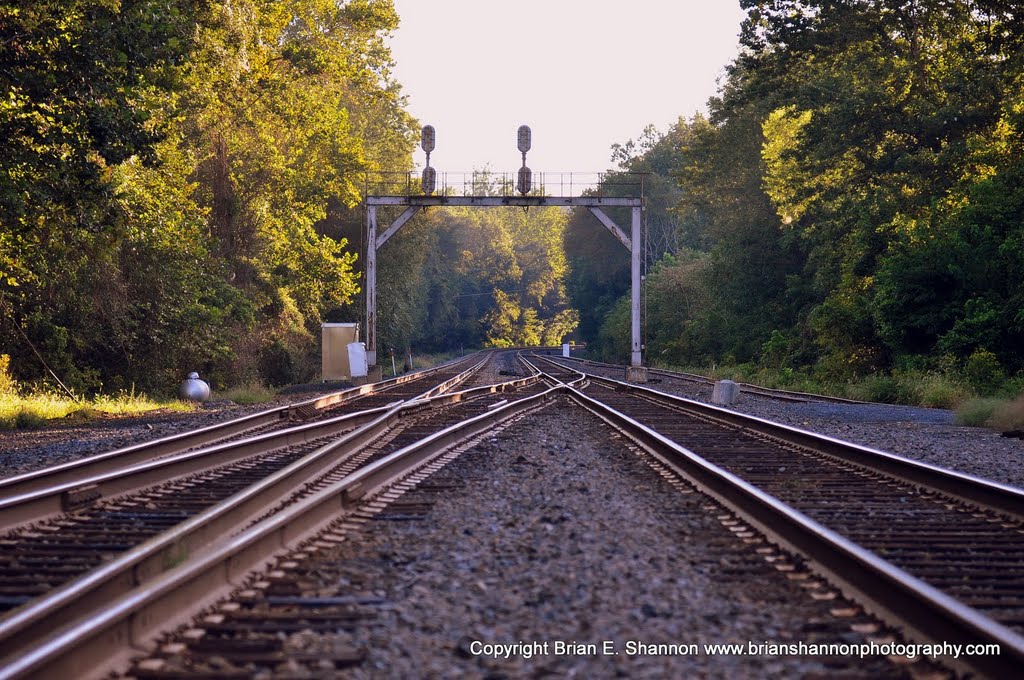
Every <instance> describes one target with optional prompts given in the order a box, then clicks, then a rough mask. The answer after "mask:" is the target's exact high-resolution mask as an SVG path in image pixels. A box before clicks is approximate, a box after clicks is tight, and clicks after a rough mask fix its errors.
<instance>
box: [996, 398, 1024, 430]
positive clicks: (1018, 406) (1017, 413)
mask: <svg viewBox="0 0 1024 680" xmlns="http://www.w3.org/2000/svg"><path fill="white" fill-rule="evenodd" d="M988 425H989V426H990V427H992V428H994V429H996V430H999V431H1000V432H1006V431H1008V430H1021V429H1024V394H1022V395H1020V396H1019V397H1017V398H1016V399H1014V400H1013V401H1004V402H1002V403H1000V404H999V406H997V407H996V409H995V412H993V413H992V417H991V418H990V419H989V421H988Z"/></svg>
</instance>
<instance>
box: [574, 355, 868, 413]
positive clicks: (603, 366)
mask: <svg viewBox="0 0 1024 680" xmlns="http://www.w3.org/2000/svg"><path fill="white" fill-rule="evenodd" d="M557 361H559V362H567V363H575V364H579V365H580V366H582V367H585V368H590V369H595V370H600V371H603V372H604V377H610V376H609V375H608V372H610V371H614V372H616V373H619V374H621V372H622V371H623V370H625V366H620V365H619V364H610V363H606V362H603V361H593V360H591V359H578V358H575V357H557ZM647 375H648V376H655V377H654V379H649V380H648V382H654V383H658V382H661V381H662V380H673V381H679V382H686V383H691V384H697V385H703V386H705V387H707V388H709V389H711V388H713V387H714V385H715V381H714V380H713V379H711V378H708V377H707V376H703V375H699V374H697V373H686V372H683V371H667V370H664V369H659V368H648V369H647ZM738 384H739V386H740V389H741V391H742V392H744V393H747V394H756V395H758V396H760V397H766V398H768V399H775V400H778V401H788V402H800V403H804V402H813V401H824V402H830V403H836V404H865V403H868V402H863V401H857V400H856V399H846V398H844V397H834V396H831V395H828V394H812V393H810V392H796V391H793V390H782V389H776V388H772V387H761V386H760V385H752V384H750V383H745V382H741V383H738Z"/></svg>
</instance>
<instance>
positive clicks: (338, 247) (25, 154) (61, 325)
mask: <svg viewBox="0 0 1024 680" xmlns="http://www.w3.org/2000/svg"><path fill="white" fill-rule="evenodd" d="M397 21H398V17H397V16H396V14H395V12H394V8H393V7H392V4H391V2H390V1H389V0H348V1H346V2H336V1H335V0H287V1H285V2H276V1H274V2H271V1H269V0H222V1H219V2H217V1H213V0H161V1H160V2H155V1H154V0H61V2H55V1H52V0H33V1H31V2H28V1H16V2H7V3H4V6H3V7H0V64H2V68H0V83H2V89H3V92H4V96H3V97H2V98H0V138H2V139H3V154H2V155H0V309H2V312H0V317H2V319H3V320H2V321H0V348H2V351H0V354H10V355H12V360H11V362H10V366H11V371H12V372H14V373H15V375H16V377H18V378H20V379H22V380H26V379H36V378H39V377H41V376H43V375H44V369H43V362H44V361H45V363H46V364H47V365H49V367H50V368H51V369H52V370H53V372H54V373H55V374H56V375H58V376H60V378H62V379H63V380H64V382H65V383H67V384H69V385H71V387H72V388H74V389H76V390H81V391H89V390H95V389H98V388H100V387H101V386H103V387H105V388H107V389H110V388H116V387H118V386H127V385H128V384H129V383H133V384H137V385H139V386H140V387H152V386H157V387H163V388H164V389H167V386H169V385H170V386H173V385H174V384H175V383H176V381H177V380H178V379H180V376H181V374H182V372H183V371H186V370H199V371H202V372H203V373H204V375H206V376H209V377H210V378H211V379H212V380H213V381H214V382H215V383H224V382H240V381H245V380H254V381H255V380H268V381H271V382H283V381H287V380H291V379H295V378H299V377H310V375H311V373H312V368H313V366H315V362H314V359H315V349H316V343H317V338H318V326H319V323H320V322H321V321H322V320H323V319H324V318H325V316H326V315H327V314H328V313H330V312H331V310H334V309H337V308H339V307H341V306H344V305H346V304H350V303H352V302H353V300H354V298H355V296H356V294H357V293H358V290H359V285H358V272H357V271H355V269H354V263H355V262H356V260H357V253H356V249H357V246H354V245H351V244H348V243H346V241H345V240H344V239H342V238H341V237H340V235H339V234H338V233H334V232H332V230H331V229H330V228H329V224H330V221H329V220H327V219H326V218H327V206H328V204H329V202H331V204H332V205H334V206H337V207H338V208H339V209H344V208H345V207H346V206H347V207H352V206H354V205H355V204H356V203H357V202H358V201H359V199H360V195H359V192H360V189H361V186H362V177H363V175H362V173H363V172H364V171H367V170H375V169H380V168H386V169H388V170H401V169H404V168H408V167H411V150H412V146H413V144H414V142H415V127H414V124H413V123H414V121H412V120H411V119H410V117H409V116H408V115H407V114H406V112H405V111H404V109H403V102H402V100H401V97H400V94H399V89H398V86H397V84H396V83H395V82H394V81H393V79H392V78H391V75H390V68H391V57H390V54H389V51H388V50H387V48H386V46H385V43H384V42H383V39H384V36H385V35H386V34H387V33H388V32H389V31H390V30H392V29H393V28H394V27H395V26H396V25H397Z"/></svg>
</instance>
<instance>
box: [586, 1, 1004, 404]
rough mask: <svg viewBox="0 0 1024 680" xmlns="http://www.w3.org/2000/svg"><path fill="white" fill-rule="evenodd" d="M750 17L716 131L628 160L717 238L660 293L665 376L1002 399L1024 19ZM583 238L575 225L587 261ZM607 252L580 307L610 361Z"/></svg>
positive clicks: (871, 14)
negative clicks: (706, 372) (758, 371)
mask: <svg viewBox="0 0 1024 680" xmlns="http://www.w3.org/2000/svg"><path fill="white" fill-rule="evenodd" d="M741 6H742V7H743V8H744V9H745V10H746V11H747V18H746V20H745V21H744V24H743V27H742V32H741V41H742V44H743V45H744V51H743V52H742V53H741V55H740V57H739V58H738V59H737V60H736V61H735V62H734V63H733V64H732V65H731V66H730V67H729V68H728V72H727V77H726V79H725V80H724V82H723V84H722V87H721V90H720V93H719V96H717V97H715V98H713V99H712V100H711V101H710V102H709V111H710V117H709V118H708V119H707V120H705V119H703V118H700V117H697V118H695V119H694V120H693V121H690V122H686V121H681V122H680V124H679V126H677V128H676V129H674V130H673V131H672V133H671V139H672V141H671V143H670V144H668V146H669V147H670V148H669V149H666V148H665V146H666V145H665V144H662V141H663V140H662V139H659V138H658V135H657V134H656V131H653V129H647V130H645V131H644V135H643V136H642V137H641V140H640V141H639V142H638V143H634V142H632V141H630V142H627V143H626V144H625V145H621V146H616V147H615V157H616V158H617V159H618V160H619V162H620V165H622V167H623V168H627V169H632V168H638V169H643V170H645V171H648V172H652V173H654V174H653V176H654V177H656V178H661V179H671V180H673V181H675V182H677V184H678V191H677V193H676V194H674V200H676V201H677V203H676V205H675V207H674V208H673V209H672V210H670V211H669V212H670V213H674V214H675V215H677V216H684V215H685V216H687V217H688V219H689V220H690V221H689V224H692V225H696V227H697V230H698V232H699V233H698V234H697V235H696V237H693V235H692V234H690V233H687V235H686V238H687V239H691V240H690V241H689V242H688V244H687V245H689V247H690V248H692V249H694V250H696V251H698V253H699V255H698V257H696V258H689V259H685V260H684V259H683V258H679V259H676V260H672V259H666V260H665V261H664V262H663V263H662V264H661V265H659V267H660V268H661V269H660V270H659V269H658V267H653V268H652V271H651V272H650V274H649V276H648V281H647V291H646V298H647V300H648V301H649V304H648V307H647V315H646V333H647V335H646V340H647V347H648V356H649V359H650V360H652V361H659V360H667V361H672V362H675V363H681V364H690V365H708V364H714V363H716V362H718V363H721V362H728V359H729V358H730V357H732V358H734V359H735V360H736V362H738V363H741V364H748V363H751V362H753V361H757V362H759V364H760V367H761V368H770V369H773V371H784V370H786V369H793V370H795V371H799V372H804V370H805V369H804V367H809V368H807V369H806V371H807V372H808V373H811V374H813V377H814V379H815V380H816V381H819V382H821V383H823V384H831V385H843V384H847V383H856V382H859V381H861V379H865V377H866V379H865V380H864V382H863V384H862V386H861V388H860V391H861V392H862V394H863V395H864V396H866V397H868V398H873V399H881V400H886V401H897V400H898V401H908V402H911V403H918V402H923V403H927V404H929V405H945V406H948V405H950V404H952V403H955V402H956V401H957V400H959V399H961V398H962V397H963V396H964V393H965V392H966V391H970V390H977V391H981V392H984V393H991V392H993V391H994V390H998V389H999V384H1000V383H1001V381H1003V379H1004V377H1005V376H1004V374H1005V373H1014V372H1017V371H1019V370H1021V369H1022V368H1024V357H1022V355H1021V353H1020V351H1019V348H1020V347H1021V346H1022V345H1024V311H1022V310H1024V288H1022V287H1021V281H1024V226H1022V225H1024V162H1022V161H1021V159H1022V158H1024V105H1022V103H1021V96H1020V93H1021V92H1022V86H1024V60H1021V59H1020V54H1021V53H1022V50H1021V48H1022V46H1024V23H1022V22H1021V21H1020V17H1019V16H1017V15H1018V14H1019V13H1018V12H1016V11H1015V9H1014V8H1013V7H1012V6H1011V5H1010V4H1007V3H1002V2H994V1H993V2H975V3H958V2H954V3H939V2H924V3H913V4H912V5H911V4H908V3H905V2H901V1H896V0H883V1H882V2H879V3H848V2H842V3H835V2H820V1H817V0H771V1H768V2H761V1H758V0H743V2H741ZM669 137H670V135H666V136H665V137H664V140H667V139H669ZM654 212H655V211H654V210H652V214H653V213H654ZM695 217H699V219H693V218H695ZM584 222H585V218H584V217H578V218H574V222H572V223H570V232H569V233H570V234H571V235H572V237H573V240H574V241H576V240H580V241H582V240H583V239H582V237H583V235H584V234H583V231H582V228H580V227H582V226H583V223H584ZM658 228H659V229H660V227H658ZM654 233H655V230H654V229H652V230H651V234H652V235H653V234H654ZM588 236H589V234H588ZM657 238H658V239H661V237H660V236H658V237H657ZM590 241H591V242H586V243H583V244H582V245H581V244H573V243H569V244H567V247H569V248H570V261H571V263H572V267H573V271H572V274H571V277H570V292H571V294H572V297H573V300H574V303H575V304H576V306H577V307H579V308H580V309H581V310H582V317H581V323H580V331H581V334H582V335H583V336H584V338H585V339H587V340H589V341H591V342H592V343H594V346H595V349H596V350H597V351H599V352H602V353H604V354H605V356H611V355H613V354H615V353H616V352H619V351H621V339H620V337H619V336H618V335H617V334H619V333H623V332H624V326H623V323H622V322H623V318H622V313H621V311H622V308H621V306H616V304H617V301H618V300H620V299H621V296H622V295H624V294H625V293H626V290H627V281H626V279H625V278H624V276H625V270H624V268H623V266H622V265H621V264H620V263H614V264H612V263H611V261H610V260H607V261H603V260H602V259H601V257H604V256H606V254H607V253H610V252H612V250H611V246H612V245H614V244H611V243H610V242H609V246H608V249H607V253H606V249H604V248H603V247H602V248H601V249H599V248H597V247H596V246H595V242H596V239H593V238H591V239H590ZM680 252H682V249H680V250H679V251H674V252H673V253H672V254H673V255H674V256H675V255H678V254H679V253H680ZM649 258H650V256H649ZM660 259H661V256H660V254H658V255H656V256H655V257H654V258H653V259H649V260H648V262H649V263H651V264H653V262H656V261H658V260H660ZM591 262H593V263H594V264H590V263H591ZM694 262H699V263H700V264H699V266H695V265H694ZM670 282H671V283H670ZM695 292H696V293H701V292H706V293H705V295H703V296H701V295H695V294H694V293H695ZM672 302H674V303H675V304H672ZM619 304H621V303H619ZM612 347H616V349H615V350H614V351H611V349H610V348H612ZM979 351H984V352H987V353H988V354H986V355H984V358H982V355H978V354H977V353H978V352H979ZM972 356H974V357H975V358H974V359H971V357H972ZM616 358H619V359H621V358H622V357H621V356H618V357H616ZM951 375H957V376H959V377H958V378H957V380H952V379H950V378H949V377H948V376H951ZM908 376H916V378H914V379H916V380H919V384H917V385H915V384H914V379H911V378H910V377H908ZM929 376H940V377H929ZM941 376H947V377H941ZM783 377H784V374H773V379H776V378H779V379H782V378H783ZM961 380H962V382H963V383H964V384H963V385H961V384H960V382H959V381H961Z"/></svg>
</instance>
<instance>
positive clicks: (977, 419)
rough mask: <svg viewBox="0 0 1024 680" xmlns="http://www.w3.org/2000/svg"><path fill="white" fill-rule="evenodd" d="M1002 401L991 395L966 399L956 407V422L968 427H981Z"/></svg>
mask: <svg viewBox="0 0 1024 680" xmlns="http://www.w3.org/2000/svg"><path fill="white" fill-rule="evenodd" d="M1002 403H1003V402H1002V400H1000V399H994V398H991V397H987V398H976V399H968V400H967V401H965V402H963V403H962V404H960V406H959V407H957V409H956V422H957V423H959V424H960V425H967V426H970V427H983V426H984V425H985V424H986V423H988V421H989V420H990V419H991V418H992V414H994V413H995V412H996V409H997V408H999V406H1000V405H1001V404H1002Z"/></svg>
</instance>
